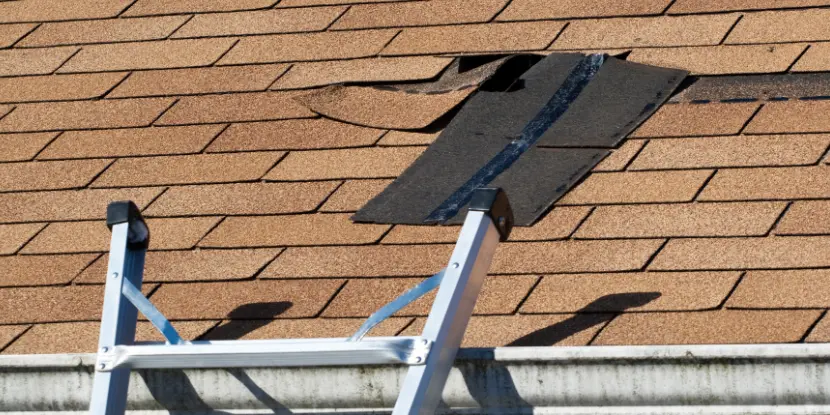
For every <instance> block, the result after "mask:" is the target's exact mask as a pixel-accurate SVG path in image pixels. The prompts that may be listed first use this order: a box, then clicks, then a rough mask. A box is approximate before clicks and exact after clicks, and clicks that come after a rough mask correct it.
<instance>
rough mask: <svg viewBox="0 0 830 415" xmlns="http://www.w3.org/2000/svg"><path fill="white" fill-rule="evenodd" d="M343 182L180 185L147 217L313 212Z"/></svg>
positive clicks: (147, 211) (155, 205)
mask: <svg viewBox="0 0 830 415" xmlns="http://www.w3.org/2000/svg"><path fill="white" fill-rule="evenodd" d="M338 184H339V182H309V183H233V184H208V185H198V186H176V187H173V188H171V189H170V190H168V191H167V192H165V193H164V194H163V195H162V196H161V197H159V198H158V199H157V200H156V201H155V202H153V205H152V206H151V207H149V208H148V209H147V210H146V211H145V212H144V214H145V215H149V216H189V215H265V214H272V215H273V214H280V213H304V212H311V211H313V210H314V208H315V207H317V206H318V205H319V204H320V203H322V202H323V200H325V198H326V197H327V196H328V195H329V194H331V192H332V191H334V189H335V188H336V187H337V185H338Z"/></svg>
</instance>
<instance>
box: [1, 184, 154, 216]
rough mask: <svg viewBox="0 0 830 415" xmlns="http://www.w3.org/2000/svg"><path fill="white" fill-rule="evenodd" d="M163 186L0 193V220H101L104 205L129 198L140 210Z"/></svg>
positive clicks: (104, 210)
mask: <svg viewBox="0 0 830 415" xmlns="http://www.w3.org/2000/svg"><path fill="white" fill-rule="evenodd" d="M162 190H163V189H162V188H160V187H144V188H133V189H85V190H65V191H57V192H26V193H5V194H0V222H34V221H61V220H82V219H104V216H105V213H106V210H107V204H108V203H109V202H112V201H116V200H132V201H133V202H135V204H136V205H137V206H138V207H139V209H143V208H144V207H145V206H147V204H148V203H150V201H151V200H153V199H154V198H155V197H156V196H158V194H159V193H161V191H162Z"/></svg>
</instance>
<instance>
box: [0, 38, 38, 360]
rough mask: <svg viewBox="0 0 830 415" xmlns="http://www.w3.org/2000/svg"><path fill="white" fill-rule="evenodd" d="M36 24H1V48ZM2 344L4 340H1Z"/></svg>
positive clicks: (13, 41)
mask: <svg viewBox="0 0 830 415" xmlns="http://www.w3.org/2000/svg"><path fill="white" fill-rule="evenodd" d="M35 26H36V25H34V24H29V23H22V24H4V25H0V48H7V47H9V46H11V45H13V44H14V43H15V42H17V41H18V40H20V38H22V37H23V36H25V35H26V33H29V31H31V30H32V29H34V28H35ZM0 344H2V342H0Z"/></svg>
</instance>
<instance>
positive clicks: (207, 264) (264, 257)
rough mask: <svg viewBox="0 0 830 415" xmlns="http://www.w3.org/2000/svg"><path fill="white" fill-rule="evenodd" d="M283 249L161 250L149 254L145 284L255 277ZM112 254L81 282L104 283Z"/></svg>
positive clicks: (82, 278) (95, 266) (80, 278)
mask: <svg viewBox="0 0 830 415" xmlns="http://www.w3.org/2000/svg"><path fill="white" fill-rule="evenodd" d="M280 252H281V250H280V249H235V250H224V249H223V250H215V249H201V250H198V251H158V252H150V253H148V254H147V257H146V262H145V263H144V282H187V281H229V280H244V279H249V278H251V277H253V276H254V275H255V274H256V273H257V272H258V271H259V270H260V269H261V268H262V267H264V266H265V265H266V264H268V263H269V262H270V261H271V260H272V259H274V258H275V257H276V256H277V255H279V253H280ZM108 260H109V255H102V256H101V258H99V259H98V260H97V261H95V263H94V264H92V265H91V266H89V267H88V268H86V269H85V270H84V272H83V273H82V274H81V275H80V276H78V279H77V280H76V282H78V283H96V284H102V283H104V282H105V281H104V279H105V276H106V274H107V261H108Z"/></svg>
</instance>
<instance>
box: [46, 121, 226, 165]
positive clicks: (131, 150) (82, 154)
mask: <svg viewBox="0 0 830 415" xmlns="http://www.w3.org/2000/svg"><path fill="white" fill-rule="evenodd" d="M223 128H224V125H188V126H174V127H147V128H119V129H115V130H84V131H66V132H64V133H63V134H61V136H60V137H58V139H57V140H55V141H54V142H52V143H51V144H49V146H48V147H47V148H46V149H44V150H43V151H42V152H41V153H40V154H38V159H70V158H90V157H129V156H152V155H166V154H188V153H198V152H199V151H201V150H202V149H203V148H204V147H205V146H206V145H207V144H208V143H209V142H210V140H211V139H213V138H214V137H216V136H217V135H218V134H219V132H221V131H222V129H223Z"/></svg>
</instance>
